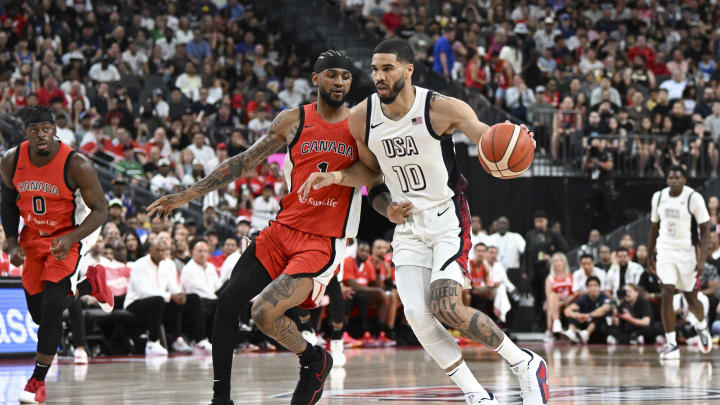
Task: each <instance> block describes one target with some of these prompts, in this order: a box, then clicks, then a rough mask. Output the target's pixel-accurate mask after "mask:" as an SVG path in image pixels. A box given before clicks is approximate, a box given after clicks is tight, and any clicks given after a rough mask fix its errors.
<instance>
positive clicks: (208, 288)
mask: <svg viewBox="0 0 720 405" xmlns="http://www.w3.org/2000/svg"><path fill="white" fill-rule="evenodd" d="M190 252H192V258H191V259H190V261H189V262H188V263H187V264H186V265H185V267H183V269H182V272H181V273H180V283H181V284H182V286H183V288H184V289H185V292H186V293H188V294H197V295H198V296H199V297H200V307H201V308H202V314H203V318H204V319H205V323H206V324H207V325H208V327H209V328H212V321H213V317H214V316H215V307H216V306H217V295H215V292H216V291H217V290H218V289H220V286H221V284H220V277H219V276H218V271H217V269H216V268H215V266H214V265H213V264H212V263H210V262H208V258H209V257H210V248H209V247H208V243H207V241H206V240H205V239H195V240H193V241H192V243H190Z"/></svg>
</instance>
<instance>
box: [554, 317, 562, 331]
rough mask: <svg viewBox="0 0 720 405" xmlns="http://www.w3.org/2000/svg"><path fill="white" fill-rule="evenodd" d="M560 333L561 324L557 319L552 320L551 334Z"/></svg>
mask: <svg viewBox="0 0 720 405" xmlns="http://www.w3.org/2000/svg"><path fill="white" fill-rule="evenodd" d="M562 331H563V328H562V322H560V320H559V319H556V320H554V321H553V325H552V333H562Z"/></svg>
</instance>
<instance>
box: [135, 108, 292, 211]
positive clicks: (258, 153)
mask: <svg viewBox="0 0 720 405" xmlns="http://www.w3.org/2000/svg"><path fill="white" fill-rule="evenodd" d="M299 124H300V110H298V109H297V108H294V109H292V110H284V111H282V112H280V114H278V116H277V117H275V119H274V120H273V122H272V124H271V125H270V129H268V131H267V132H266V133H265V135H263V136H262V137H261V138H260V139H259V140H258V141H257V142H255V143H254V144H253V145H252V146H251V147H250V149H248V150H246V151H245V152H242V153H240V154H238V155H236V156H233V157H231V158H230V159H227V160H226V161H224V162H222V163H221V164H219V165H218V166H217V167H216V168H215V170H213V171H212V173H210V174H209V175H207V177H205V178H203V179H201V180H199V181H198V182H196V183H195V184H193V185H192V186H190V188H188V189H186V190H185V191H182V192H180V193H176V194H170V195H167V196H165V197H162V198H160V199H158V200H157V201H155V202H154V203H152V204H150V206H149V207H148V208H147V212H148V215H149V216H150V217H153V216H156V217H161V216H169V215H170V213H171V212H172V210H174V209H175V208H178V207H181V206H183V205H185V204H187V203H189V202H190V201H192V200H194V199H195V198H198V197H201V196H203V195H205V194H207V193H209V192H211V191H213V190H217V189H219V188H220V187H224V186H227V185H228V184H230V183H231V182H233V181H234V180H235V179H237V178H240V177H243V176H245V175H246V174H247V173H248V172H250V171H252V170H254V169H255V166H257V165H258V164H259V163H260V162H262V161H264V160H265V159H267V158H268V156H270V155H272V154H273V153H275V152H276V151H277V150H278V149H280V148H281V147H282V146H284V145H286V144H288V143H289V142H290V140H292V138H293V137H294V136H295V134H296V133H297V130H298V125H299Z"/></svg>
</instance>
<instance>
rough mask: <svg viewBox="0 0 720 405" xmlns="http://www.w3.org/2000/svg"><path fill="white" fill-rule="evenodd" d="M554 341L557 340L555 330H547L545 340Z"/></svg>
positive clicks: (547, 341)
mask: <svg viewBox="0 0 720 405" xmlns="http://www.w3.org/2000/svg"><path fill="white" fill-rule="evenodd" d="M554 341H555V335H554V334H553V332H550V331H549V330H546V331H545V335H544V336H543V342H546V343H552V342H554Z"/></svg>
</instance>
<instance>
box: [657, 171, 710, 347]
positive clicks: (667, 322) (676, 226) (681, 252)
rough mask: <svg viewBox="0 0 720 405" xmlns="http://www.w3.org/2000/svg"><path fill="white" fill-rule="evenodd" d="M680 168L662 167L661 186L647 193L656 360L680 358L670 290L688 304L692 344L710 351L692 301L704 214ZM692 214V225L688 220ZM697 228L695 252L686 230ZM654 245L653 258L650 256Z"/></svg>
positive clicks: (703, 242)
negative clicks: (657, 284)
mask: <svg viewBox="0 0 720 405" xmlns="http://www.w3.org/2000/svg"><path fill="white" fill-rule="evenodd" d="M685 181H686V179H685V169H683V168H682V167H681V166H673V167H671V168H670V169H669V170H668V175H667V185H668V186H667V187H666V188H664V189H662V190H660V191H658V192H656V193H655V194H653V198H652V208H651V210H652V211H651V213H650V241H649V243H648V265H649V267H650V269H651V271H652V270H654V271H656V273H657V276H658V278H660V281H661V282H662V283H663V293H662V322H663V326H664V327H665V340H666V343H665V347H664V348H663V351H662V352H660V359H664V360H677V359H679V358H680V350H678V344H677V339H676V337H675V312H674V311H673V296H674V295H675V289H677V290H678V291H682V292H683V294H684V295H685V299H686V300H687V302H688V307H689V310H690V312H692V314H693V315H695V319H692V317H690V318H689V319H688V320H689V321H691V322H692V323H693V326H694V327H695V330H696V331H697V333H698V348H699V349H700V351H701V352H702V353H709V352H710V350H712V338H711V336H710V331H709V330H708V325H707V319H705V311H704V310H703V305H702V304H701V303H700V301H699V300H698V297H697V294H698V289H697V287H698V282H697V280H698V277H700V275H702V273H703V271H704V270H705V259H706V258H707V255H708V247H709V245H710V214H709V213H708V210H707V207H706V206H705V200H704V199H703V197H702V195H700V193H697V192H695V190H693V189H692V188H690V187H687V186H686V185H685ZM693 218H694V219H695V222H697V225H696V224H693ZM696 226H697V227H699V228H700V253H696V250H695V246H693V241H692V239H693V238H692V233H693V232H695V231H697V229H693V227H696ZM656 243H657V261H656V260H655V258H654V256H653V252H654V251H655V247H656Z"/></svg>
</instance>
